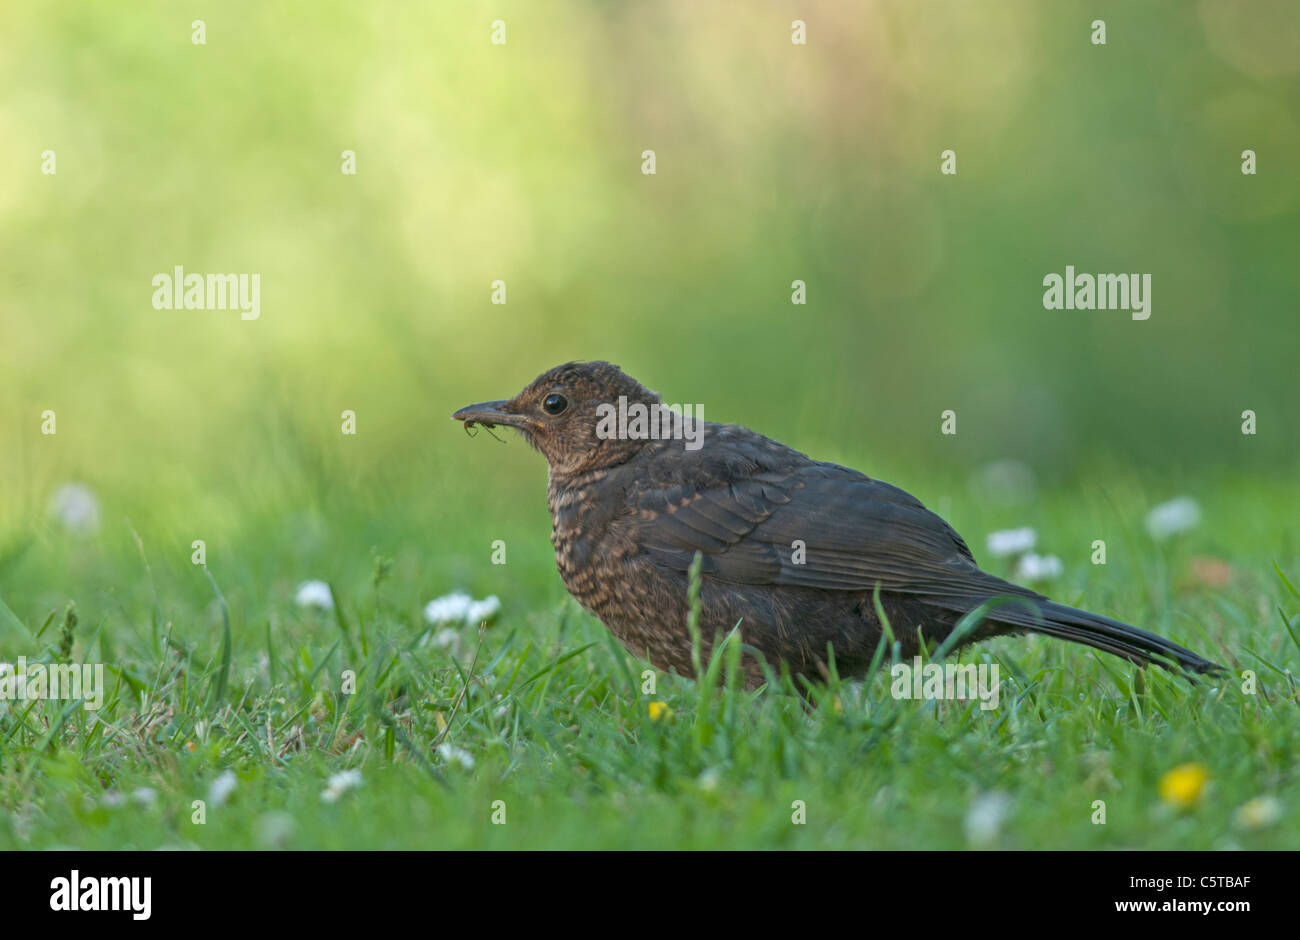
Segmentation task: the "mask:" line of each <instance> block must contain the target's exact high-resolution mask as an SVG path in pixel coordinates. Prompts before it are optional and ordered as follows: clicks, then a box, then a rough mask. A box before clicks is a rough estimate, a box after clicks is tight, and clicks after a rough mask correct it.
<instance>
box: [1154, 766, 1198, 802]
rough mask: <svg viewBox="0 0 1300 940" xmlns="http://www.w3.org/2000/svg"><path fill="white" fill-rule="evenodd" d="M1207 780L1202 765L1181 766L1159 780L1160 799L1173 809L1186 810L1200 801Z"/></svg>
mask: <svg viewBox="0 0 1300 940" xmlns="http://www.w3.org/2000/svg"><path fill="white" fill-rule="evenodd" d="M1209 779H1210V772H1209V771H1208V770H1206V769H1205V765H1204V764H1200V763H1193V764H1181V765H1179V766H1178V767H1175V768H1174V769H1173V770H1171V771H1169V773H1167V774H1165V775H1164V776H1163V777H1161V778H1160V799H1162V800H1164V801H1165V802H1166V803H1168V804H1169V805H1170V806H1172V807H1174V808H1175V809H1187V808H1188V807H1190V806H1193V805H1195V804H1196V802H1197V801H1198V800H1200V798H1201V794H1202V793H1204V792H1205V784H1206V783H1207V782H1208V781H1209Z"/></svg>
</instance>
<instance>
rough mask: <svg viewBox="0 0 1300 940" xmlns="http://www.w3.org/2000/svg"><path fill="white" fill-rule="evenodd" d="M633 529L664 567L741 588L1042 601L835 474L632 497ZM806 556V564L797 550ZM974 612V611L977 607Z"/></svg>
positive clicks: (952, 535)
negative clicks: (698, 556) (696, 564)
mask: <svg viewBox="0 0 1300 940" xmlns="http://www.w3.org/2000/svg"><path fill="white" fill-rule="evenodd" d="M633 497H634V500H635V505H636V508H637V510H638V512H637V513H636V515H635V517H634V520H635V521H634V522H633V525H634V526H635V527H636V529H637V535H638V540H639V543H640V545H641V547H642V549H643V551H645V553H646V554H647V555H648V556H649V557H650V558H651V560H653V561H654V562H655V563H656V564H658V565H661V566H663V567H665V568H670V569H674V570H682V571H684V570H686V568H687V567H689V565H690V563H691V560H692V558H694V556H695V553H696V552H697V551H698V552H702V553H703V554H704V558H703V562H702V570H703V571H704V572H705V573H707V574H709V575H711V576H712V577H715V578H717V579H719V580H723V581H730V582H733V583H737V584H775V585H798V586H803V587H814V588H822V589H826V590H838V591H870V590H873V589H874V588H875V587H876V585H877V584H879V585H880V589H881V590H882V591H886V592H897V593H904V594H926V595H933V596H936V597H946V598H952V599H959V598H960V599H970V598H974V599H975V600H974V601H973V603H978V600H979V599H982V598H987V597H990V596H992V595H995V594H1001V593H1015V594H1020V595H1023V596H1030V597H1035V598H1037V597H1040V596H1041V595H1038V594H1035V593H1033V592H1031V591H1028V590H1026V589H1025V588H1021V587H1017V586H1015V585H1011V584H1007V583H1006V582H1004V581H1001V580H1000V579H998V578H995V577H993V576H992V575H989V574H986V573H984V572H982V571H980V570H979V568H978V567H977V566H976V564H975V560H974V558H973V557H972V555H971V552H970V549H969V548H968V547H967V546H966V543H965V542H964V541H962V538H961V536H959V535H958V534H957V533H956V532H954V531H953V529H952V527H951V526H949V525H948V524H947V523H946V522H944V521H943V520H942V519H940V518H939V517H938V516H936V515H935V514H934V513H932V512H930V511H929V510H928V509H926V508H925V507H924V506H923V505H922V504H921V502H920V501H919V500H917V499H916V498H915V497H913V496H911V495H910V494H908V493H906V492H904V491H903V490H900V489H899V488H898V487H896V486H891V485H890V484H888V483H884V482H882V481H880V480H873V479H871V478H870V477H866V476H864V475H862V474H860V473H858V472H857V471H854V470H850V469H848V468H845V467H840V466H836V465H834V464H821V463H809V464H805V465H803V466H801V467H798V468H795V469H794V470H793V471H791V472H785V473H758V474H755V475H753V476H751V477H748V478H746V479H744V480H741V481H738V482H733V483H729V484H726V485H719V486H717V487H716V488H713V489H706V490H703V491H700V492H694V493H691V492H688V491H686V490H683V489H682V488H680V487H670V488H667V489H649V490H646V491H644V492H641V493H636V494H633ZM796 541H801V542H802V543H803V544H804V546H805V559H804V563H803V564H796V563H795V561H794V556H795V548H794V543H795V542H796ZM973 603H972V606H973Z"/></svg>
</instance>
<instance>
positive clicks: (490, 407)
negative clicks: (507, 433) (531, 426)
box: [451, 401, 525, 428]
mask: <svg viewBox="0 0 1300 940" xmlns="http://www.w3.org/2000/svg"><path fill="white" fill-rule="evenodd" d="M506 404H507V403H506V402H505V401H482V402H479V403H478V404H477V405H466V406H465V407H464V408H462V409H460V411H458V412H456V413H455V414H454V415H452V416H451V417H452V419H453V420H455V421H464V422H465V427H467V428H472V427H473V426H474V425H476V424H481V425H483V426H484V427H489V428H490V427H495V426H496V425H498V424H504V425H506V426H507V427H512V428H519V427H523V425H524V421H525V419H524V416H523V415H520V414H515V413H513V412H510V411H506V410H504V409H505V406H506Z"/></svg>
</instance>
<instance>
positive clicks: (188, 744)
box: [185, 741, 198, 754]
mask: <svg viewBox="0 0 1300 940" xmlns="http://www.w3.org/2000/svg"><path fill="white" fill-rule="evenodd" d="M185 750H187V751H189V752H190V753H191V754H193V753H194V752H195V751H197V750H198V748H197V747H195V746H194V742H193V741H186V742H185Z"/></svg>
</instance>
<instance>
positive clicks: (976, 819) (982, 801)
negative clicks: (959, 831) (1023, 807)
mask: <svg viewBox="0 0 1300 940" xmlns="http://www.w3.org/2000/svg"><path fill="white" fill-rule="evenodd" d="M1010 810H1011V797H1009V796H1007V795H1006V794H1005V793H996V792H995V793H985V794H982V795H981V796H979V797H978V798H977V799H976V800H975V802H974V803H972V804H971V806H970V809H968V810H967V811H966V819H965V820H964V821H963V824H962V827H963V828H964V829H965V831H966V840H967V841H968V842H969V843H970V844H971V847H972V848H987V847H989V846H991V845H993V844H994V843H995V842H997V840H998V836H999V834H1001V832H1002V823H1003V821H1004V820H1005V819H1006V818H1007V813H1008V812H1009V811H1010Z"/></svg>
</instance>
